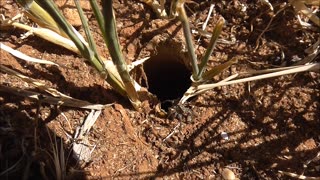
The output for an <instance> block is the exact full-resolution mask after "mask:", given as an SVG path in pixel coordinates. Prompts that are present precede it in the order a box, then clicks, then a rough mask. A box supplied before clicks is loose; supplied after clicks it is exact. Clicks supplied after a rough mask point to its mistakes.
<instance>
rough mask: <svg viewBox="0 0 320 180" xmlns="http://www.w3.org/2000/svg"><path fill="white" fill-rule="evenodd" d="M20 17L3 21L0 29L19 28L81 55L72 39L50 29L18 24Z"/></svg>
mask: <svg viewBox="0 0 320 180" xmlns="http://www.w3.org/2000/svg"><path fill="white" fill-rule="evenodd" d="M19 16H21V14H18V15H17V16H16V17H14V18H12V19H2V20H1V26H0V29H6V28H8V27H10V26H12V27H16V28H19V29H22V30H26V31H29V32H32V34H34V35H36V36H38V37H40V38H42V39H45V40H47V41H49V42H52V43H54V44H56V45H59V46H62V47H64V48H66V49H68V50H70V51H72V52H75V53H77V54H80V52H79V50H78V48H77V46H76V45H75V44H74V43H73V42H72V41H71V40H70V39H68V38H65V37H63V36H61V35H60V34H58V33H56V32H54V31H52V30H50V29H46V28H35V27H31V26H28V25H25V24H21V23H19V22H16V21H15V20H14V19H17V18H18V17H19Z"/></svg>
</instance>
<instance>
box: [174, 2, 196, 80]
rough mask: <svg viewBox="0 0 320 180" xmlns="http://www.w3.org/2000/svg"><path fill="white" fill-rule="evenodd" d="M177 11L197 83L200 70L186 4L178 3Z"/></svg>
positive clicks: (193, 75)
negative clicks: (185, 7)
mask: <svg viewBox="0 0 320 180" xmlns="http://www.w3.org/2000/svg"><path fill="white" fill-rule="evenodd" d="M176 11H177V12H178V16H179V19H180V21H181V23H182V27H183V33H184V36H185V38H186V43H187V48H188V53H189V56H190V58H191V65H192V77H193V79H194V80H195V81H197V80H198V74H199V68H198V63H197V57H196V54H195V50H194V47H193V42H192V35H191V31H190V25H189V21H188V17H187V14H186V11H185V9H184V2H177V4H176Z"/></svg>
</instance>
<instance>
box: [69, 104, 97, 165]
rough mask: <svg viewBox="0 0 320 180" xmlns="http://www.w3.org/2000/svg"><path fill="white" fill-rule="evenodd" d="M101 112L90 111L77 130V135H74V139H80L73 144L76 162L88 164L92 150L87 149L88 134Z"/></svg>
mask: <svg viewBox="0 0 320 180" xmlns="http://www.w3.org/2000/svg"><path fill="white" fill-rule="evenodd" d="M100 114H101V111H94V110H91V112H90V113H89V115H88V116H87V118H86V119H85V121H84V123H83V124H82V126H81V127H80V128H79V129H78V133H76V134H75V137H74V139H80V140H81V141H76V142H75V143H74V144H73V152H74V155H75V156H76V158H77V159H78V160H81V161H85V162H89V161H90V159H91V153H92V150H93V149H94V148H93V149H92V150H91V149H90V148H89V147H88V144H89V140H88V137H87V135H88V132H89V131H90V129H91V128H92V126H93V125H94V123H95V122H96V121H97V119H98V117H99V116H100Z"/></svg>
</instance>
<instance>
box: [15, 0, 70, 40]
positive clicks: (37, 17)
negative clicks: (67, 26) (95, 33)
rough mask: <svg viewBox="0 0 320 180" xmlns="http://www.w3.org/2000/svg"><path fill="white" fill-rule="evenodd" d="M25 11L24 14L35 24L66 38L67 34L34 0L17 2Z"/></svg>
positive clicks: (19, 0)
mask: <svg viewBox="0 0 320 180" xmlns="http://www.w3.org/2000/svg"><path fill="white" fill-rule="evenodd" d="M17 1H18V3H19V4H20V5H22V6H23V8H24V9H25V14H26V15H27V16H28V17H29V18H30V19H32V21H34V22H36V23H37V24H38V25H39V26H41V27H44V28H47V29H51V30H52V31H54V32H56V33H58V34H60V35H62V36H64V37H68V36H67V34H66V33H65V32H64V31H63V30H62V29H61V28H60V26H59V25H58V23H56V21H55V20H54V19H53V18H52V16H50V14H48V12H47V11H45V10H44V9H43V8H42V7H41V6H39V4H38V3H37V2H36V1H34V0H31V1H30V0H17Z"/></svg>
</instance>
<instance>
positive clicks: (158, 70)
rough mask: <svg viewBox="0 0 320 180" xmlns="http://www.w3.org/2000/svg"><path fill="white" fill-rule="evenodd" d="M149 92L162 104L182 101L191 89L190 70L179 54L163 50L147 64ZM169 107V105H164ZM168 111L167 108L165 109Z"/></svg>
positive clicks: (145, 65)
mask: <svg viewBox="0 0 320 180" xmlns="http://www.w3.org/2000/svg"><path fill="white" fill-rule="evenodd" d="M144 70H145V73H146V75H147V78H148V84H149V91H150V92H151V93H153V94H155V95H156V96H157V97H158V99H159V100H160V101H161V102H164V101H166V100H176V99H180V98H181V97H182V95H183V94H184V93H185V91H186V90H187V89H188V88H189V87H190V85H191V80H190V75H191V73H190V70H189V69H188V68H187V67H186V66H185V65H184V63H183V61H182V59H181V58H180V57H179V54H178V53H176V54H174V52H173V50H172V49H171V50H168V51H166V50H165V49H162V50H161V51H159V52H158V54H157V55H154V56H151V57H150V59H149V60H148V61H147V62H145V64H144ZM163 106H169V105H163ZM163 108H164V109H166V108H167V107H163Z"/></svg>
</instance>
